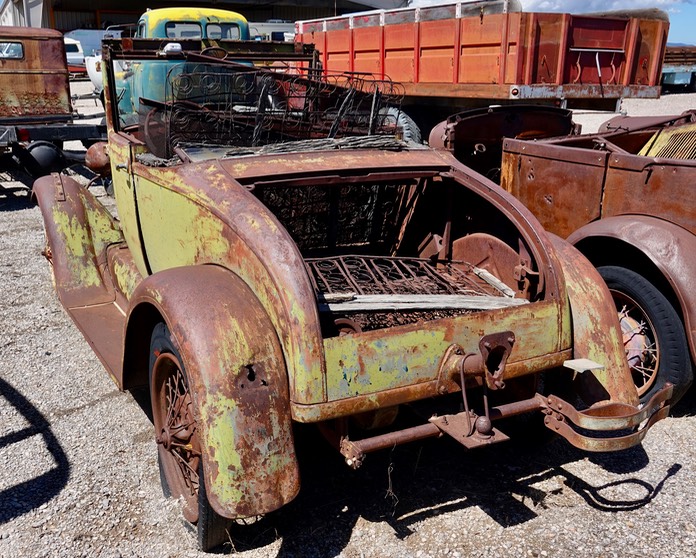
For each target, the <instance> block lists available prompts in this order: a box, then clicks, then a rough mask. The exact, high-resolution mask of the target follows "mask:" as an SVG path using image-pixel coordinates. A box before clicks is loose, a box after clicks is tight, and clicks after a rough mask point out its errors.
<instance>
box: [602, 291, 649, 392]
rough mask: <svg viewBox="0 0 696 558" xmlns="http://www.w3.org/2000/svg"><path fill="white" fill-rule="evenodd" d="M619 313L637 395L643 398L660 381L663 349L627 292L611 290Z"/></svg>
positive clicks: (645, 317)
mask: <svg viewBox="0 0 696 558" xmlns="http://www.w3.org/2000/svg"><path fill="white" fill-rule="evenodd" d="M610 292H611V296H612V298H613V299H614V303H615V304H616V309H617V311H618V313H619V323H620V324H621V333H622V335H623V343H624V348H625V350H626V358H627V359H628V366H629V368H630V369H631V375H632V376H633V382H634V383H635V385H636V389H637V390H638V396H639V397H643V395H645V394H646V393H647V392H648V391H650V389H651V388H652V386H653V385H654V384H655V380H656V379H657V373H658V370H659V368H660V346H659V341H658V339H657V335H656V334H655V328H654V326H653V325H652V322H651V321H650V318H649V317H648V315H647V314H646V313H645V311H644V310H643V309H642V308H641V307H640V305H638V304H637V303H636V301H635V300H633V299H632V298H631V297H630V296H628V295H627V294H626V293H622V292H620V291H616V290H610Z"/></svg>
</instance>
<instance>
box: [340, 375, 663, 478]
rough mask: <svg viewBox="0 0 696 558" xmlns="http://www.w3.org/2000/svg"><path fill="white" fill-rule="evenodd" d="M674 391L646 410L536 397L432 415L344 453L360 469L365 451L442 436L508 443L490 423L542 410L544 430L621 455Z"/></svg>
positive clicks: (344, 446)
mask: <svg viewBox="0 0 696 558" xmlns="http://www.w3.org/2000/svg"><path fill="white" fill-rule="evenodd" d="M672 390H673V386H672V384H669V383H668V384H666V385H665V387H663V388H662V389H661V390H660V391H658V392H657V393H656V394H655V395H654V396H653V397H652V398H651V399H650V401H649V402H648V403H647V404H645V405H643V406H633V405H628V404H625V403H612V402H606V403H600V404H597V405H594V406H592V407H590V408H589V409H586V410H584V411H579V410H577V409H576V408H575V407H573V405H571V404H570V403H568V402H567V401H564V400H563V399H561V398H560V397H558V396H556V395H541V394H539V393H537V394H536V395H535V396H534V397H532V398H530V399H526V400H523V401H517V402H515V403H509V404H506V405H500V406H497V407H492V408H491V409H490V411H489V413H488V415H487V416H479V415H476V414H475V413H474V412H473V411H463V412H461V413H458V414H456V415H441V416H434V417H432V418H431V419H430V421H429V422H428V423H426V424H422V425H419V426H415V427H412V428H407V429H404V430H400V431H397V432H390V433H387V434H382V435H379V436H373V437H370V438H365V439H362V440H349V439H348V438H347V437H344V438H342V439H341V440H340V451H341V454H342V455H343V456H344V457H345V458H346V463H347V464H348V465H349V466H351V467H353V468H358V467H360V465H361V464H362V461H363V459H364V458H365V454H367V453H370V452H373V451H377V450H380V449H385V448H389V447H393V446H395V445H399V444H402V443H405V442H413V441H417V440H422V439H425V438H436V437H439V436H442V435H443V434H448V435H450V436H451V437H452V438H454V439H455V440H457V441H458V442H459V443H461V444H462V445H463V446H465V447H467V448H475V447H479V446H485V445H490V444H494V443H497V442H504V441H506V440H508V437H507V436H506V435H505V434H503V433H502V432H500V431H499V430H498V429H496V428H493V426H492V421H496V420H499V419H502V418H508V417H512V416H515V415H520V414H524V413H529V412H533V411H541V412H542V413H543V414H544V415H545V417H544V424H545V425H546V427H547V428H549V429H550V430H552V431H553V432H555V433H557V434H558V435H560V436H562V437H563V438H565V439H566V440H567V441H568V442H569V443H570V444H572V445H573V446H575V447H576V448H580V449H582V450H585V451H591V452H608V451H618V450H622V449H627V448H630V447H632V446H635V445H637V444H639V443H640V442H641V441H642V440H643V438H645V435H646V434H647V433H648V430H649V429H650V428H651V427H652V426H653V424H655V423H656V422H657V421H659V420H662V419H663V418H666V417H667V415H668V414H669V409H670V406H669V402H670V398H671V397H672ZM614 433H617V434H618V435H613V434H614Z"/></svg>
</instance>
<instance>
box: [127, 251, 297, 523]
mask: <svg viewBox="0 0 696 558" xmlns="http://www.w3.org/2000/svg"><path fill="white" fill-rule="evenodd" d="M153 309H156V311H157V312H158V314H159V315H160V316H161V317H162V319H163V320H164V321H165V322H166V323H167V325H168V327H169V330H170V331H171V333H172V335H173V337H174V340H175V342H176V344H177V345H178V347H179V349H180V353H181V357H182V360H183V363H184V366H185V368H186V371H187V372H188V376H189V383H190V389H191V392H192V394H193V401H194V405H195V411H194V412H195V416H196V418H197V421H198V425H199V426H198V428H199V433H200V436H201V447H202V448H203V471H204V475H205V481H206V489H207V493H208V499H209V500H210V504H211V506H212V507H213V509H215V511H216V512H217V513H219V514H220V515H223V516H225V517H249V516H253V515H258V514H263V513H267V512H270V511H273V510H275V509H277V508H279V507H281V506H283V505H284V504H286V503H287V502H289V501H290V500H292V499H293V498H294V497H295V496H296V494H297V492H298V491H299V473H298V466H297V460H296V456H295V449H294V444H293V436H292V425H291V420H290V400H289V391H288V380H287V370H286V366H285V362H284V359H283V353H282V350H281V347H280V342H279V340H278V337H277V335H276V331H275V329H274V328H273V325H272V324H271V321H270V319H269V318H268V315H267V314H266V312H265V311H264V309H263V306H262V305H261V304H260V303H259V301H258V300H257V299H256V297H255V296H254V294H253V293H252V291H251V290H250V289H249V287H248V286H247V285H246V284H244V282H243V281H242V280H241V279H239V277H237V276H236V275H234V274H233V273H231V272H230V271H229V270H227V269H225V268H222V267H219V266H213V265H200V266H190V267H178V268H172V269H168V270H165V271H161V272H159V273H155V274H154V275H151V276H150V277H148V278H147V279H145V280H144V281H143V282H142V283H141V284H140V285H139V286H138V288H137V289H136V290H135V292H134V293H133V297H132V299H131V309H130V311H129V315H128V326H127V334H126V335H127V338H126V348H125V351H126V354H125V363H126V364H125V370H129V368H130V367H133V369H137V368H138V367H142V364H143V360H144V359H147V356H148V355H147V354H144V355H143V354H142V350H141V354H133V352H132V349H133V348H134V347H138V346H139V347H140V348H141V349H142V347H143V346H144V345H143V343H142V342H141V343H140V344H139V345H138V343H137V342H136V340H137V339H138V338H139V339H140V340H142V339H143V338H147V339H149V335H150V332H149V331H148V332H145V331H142V327H141V325H140V324H139V323H137V322H138V319H139V317H143V316H150V317H151V316H152V314H153Z"/></svg>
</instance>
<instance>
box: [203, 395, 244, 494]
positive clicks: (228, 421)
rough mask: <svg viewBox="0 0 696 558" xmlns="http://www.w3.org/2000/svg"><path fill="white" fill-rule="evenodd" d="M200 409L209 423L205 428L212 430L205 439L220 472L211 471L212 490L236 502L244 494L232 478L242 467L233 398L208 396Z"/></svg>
mask: <svg viewBox="0 0 696 558" xmlns="http://www.w3.org/2000/svg"><path fill="white" fill-rule="evenodd" d="M201 412H202V413H203V417H202V419H203V422H204V423H205V424H208V425H209V427H208V432H210V433H213V434H214V435H212V436H208V439H207V443H208V446H209V447H210V448H211V449H212V451H209V453H210V454H211V455H214V456H215V462H216V464H217V466H218V472H219V474H217V475H213V477H214V478H213V486H212V487H211V489H212V492H213V493H215V494H216V495H217V496H218V498H219V499H220V500H221V501H222V502H238V501H239V500H240V499H241V498H242V496H243V494H242V492H241V491H240V490H239V488H238V486H239V484H238V483H237V482H234V481H235V480H236V479H235V477H237V476H238V475H239V474H241V473H243V470H242V466H241V465H242V464H241V461H240V456H239V453H238V452H237V450H236V446H235V441H236V439H237V432H236V430H235V424H236V420H235V416H236V414H237V412H238V409H237V405H236V403H235V401H234V400H233V399H227V398H223V397H220V395H218V396H215V397H210V398H209V399H208V401H207V402H206V404H205V405H203V406H202V407H201ZM230 481H233V482H230Z"/></svg>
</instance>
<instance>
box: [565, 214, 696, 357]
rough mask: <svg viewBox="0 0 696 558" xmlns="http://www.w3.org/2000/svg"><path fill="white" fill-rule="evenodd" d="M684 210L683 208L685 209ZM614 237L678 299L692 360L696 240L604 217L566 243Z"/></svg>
mask: <svg viewBox="0 0 696 558" xmlns="http://www.w3.org/2000/svg"><path fill="white" fill-rule="evenodd" d="M686 209H688V208H685V210H686ZM592 238H614V239H617V240H620V241H622V242H625V243H626V245H628V246H633V247H636V248H638V249H639V250H640V251H641V252H643V253H644V254H645V255H646V256H648V257H649V258H650V260H651V261H652V262H653V264H654V265H655V266H656V267H657V268H658V269H659V270H660V271H661V273H662V274H663V276H664V277H665V278H666V279H667V281H669V284H670V285H671V286H672V288H673V289H674V292H675V293H676V295H677V298H678V300H679V305H680V307H681V313H682V316H683V319H684V326H685V331H686V337H687V340H688V342H689V347H690V349H691V355H692V358H696V260H695V259H694V257H693V254H696V237H695V236H694V234H693V233H692V232H688V231H687V230H685V229H683V228H682V227H680V226H678V225H676V224H674V223H670V222H668V221H664V220H662V219H658V218H656V217H647V216H642V215H622V216H614V217H608V218H606V219H602V220H600V221H596V222H594V223H590V224H589V225H587V226H586V227H583V228H582V229H580V230H578V231H576V232H574V233H573V234H572V235H570V237H568V241H569V242H571V243H572V244H578V245H580V246H582V243H583V241H584V240H588V239H592Z"/></svg>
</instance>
